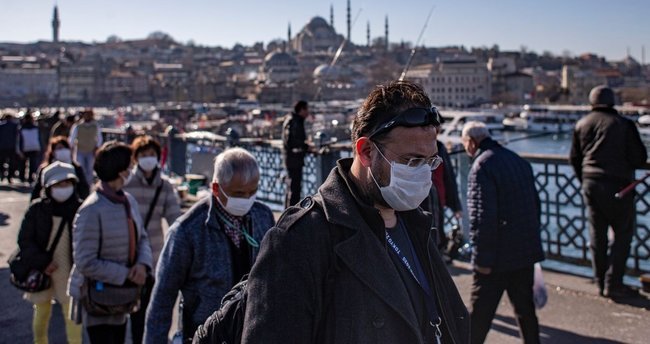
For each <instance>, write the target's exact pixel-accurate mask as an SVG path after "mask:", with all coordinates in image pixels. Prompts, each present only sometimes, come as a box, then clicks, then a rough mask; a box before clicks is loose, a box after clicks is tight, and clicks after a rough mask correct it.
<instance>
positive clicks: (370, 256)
mask: <svg viewBox="0 0 650 344" xmlns="http://www.w3.org/2000/svg"><path fill="white" fill-rule="evenodd" d="M351 165H352V159H341V160H339V161H338V163H337V167H336V168H334V169H333V170H332V172H331V173H330V175H329V177H328V178H327V180H326V181H325V183H324V184H323V185H322V186H321V188H320V189H319V195H320V197H321V198H322V204H323V211H324V213H325V217H326V219H327V221H328V222H329V223H332V224H334V225H337V226H341V227H344V228H345V229H347V230H349V231H350V232H352V234H351V235H350V236H349V237H348V239H346V240H344V241H342V242H341V243H339V244H338V245H336V246H335V248H334V252H335V253H336V255H337V256H338V257H339V258H340V260H341V261H342V262H343V263H344V264H345V265H346V266H347V267H348V268H349V269H350V270H351V271H352V273H353V274H354V275H355V276H356V277H357V278H358V279H360V280H361V281H362V282H363V283H364V284H365V285H366V286H367V287H368V288H369V289H370V290H372V291H373V292H374V293H375V294H377V295H378V296H379V297H380V298H381V299H382V300H383V301H384V302H385V303H386V304H388V305H389V306H390V307H391V308H392V309H393V310H394V311H395V312H397V313H398V314H399V315H400V316H401V317H402V318H403V319H404V320H405V321H406V323H407V324H409V326H410V327H411V329H412V330H413V331H414V332H415V333H418V336H419V333H420V329H419V324H418V320H417V318H416V315H415V311H414V309H413V307H412V304H411V300H410V298H409V295H408V291H407V290H406V287H405V286H404V283H403V282H402V280H401V277H400V275H399V272H398V271H397V268H396V267H395V264H393V262H392V261H391V259H390V257H389V256H388V254H389V253H388V249H387V246H386V239H385V232H384V230H385V227H384V222H383V220H382V219H381V216H380V215H379V211H378V210H377V209H376V208H374V207H372V206H370V205H369V203H368V202H366V201H365V200H364V197H363V196H361V193H360V192H359V190H358V187H357V186H356V184H355V183H354V182H353V181H352V180H351V179H350V177H349V172H350V167H351ZM399 216H400V217H401V218H402V219H403V220H404V222H405V224H406V226H407V229H408V230H409V232H412V233H414V232H418V229H419V228H421V227H422V226H417V225H415V224H421V223H423V222H420V221H428V222H426V223H427V224H429V223H431V218H430V217H428V216H426V215H424V214H422V212H421V211H420V210H418V209H416V210H412V211H407V212H400V213H399ZM416 228H417V229H416ZM416 235H417V236H416V237H414V244H415V241H420V235H421V233H416ZM416 238H417V239H416ZM422 242H426V236H425V239H424V240H423V241H422ZM419 257H420V259H425V258H424V257H422V256H419ZM422 263H423V264H424V263H425V262H424V261H423V262H422Z"/></svg>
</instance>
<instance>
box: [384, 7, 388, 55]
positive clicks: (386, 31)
mask: <svg viewBox="0 0 650 344" xmlns="http://www.w3.org/2000/svg"><path fill="white" fill-rule="evenodd" d="M384 28H385V34H386V36H385V37H384V45H385V46H386V51H388V15H386V23H385V27H384Z"/></svg>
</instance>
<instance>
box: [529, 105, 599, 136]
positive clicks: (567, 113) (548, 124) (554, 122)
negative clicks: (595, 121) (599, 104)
mask: <svg viewBox="0 0 650 344" xmlns="http://www.w3.org/2000/svg"><path fill="white" fill-rule="evenodd" d="M590 111H591V107H590V106H589V105H524V108H523V111H521V113H520V114H519V119H518V120H519V122H518V124H519V125H523V130H525V131H528V132H533V133H562V132H569V131H571V130H573V127H574V126H575V124H576V122H577V121H578V120H579V119H580V118H581V117H582V116H584V115H586V114H587V113H589V112H590Z"/></svg>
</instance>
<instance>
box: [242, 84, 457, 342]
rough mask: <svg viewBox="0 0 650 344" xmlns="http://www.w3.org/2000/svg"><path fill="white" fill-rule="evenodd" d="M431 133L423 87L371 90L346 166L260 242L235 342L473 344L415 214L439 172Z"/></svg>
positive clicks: (426, 221)
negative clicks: (238, 338) (434, 171)
mask: <svg viewBox="0 0 650 344" xmlns="http://www.w3.org/2000/svg"><path fill="white" fill-rule="evenodd" d="M436 124H437V120H436V115H435V114H434V113H433V111H432V109H431V102H430V100H429V98H428V97H427V95H426V93H425V92H424V90H423V89H422V88H421V87H420V86H418V85H416V84H414V83H411V82H408V81H404V82H391V83H389V84H386V85H381V86H377V87H376V88H374V89H373V90H372V91H371V93H370V95H369V96H368V98H367V99H366V100H365V102H364V104H363V105H362V106H361V108H360V109H359V111H358V114H357V116H356V118H355V119H354V123H353V130H352V142H353V143H354V153H355V154H354V158H349V159H342V160H339V161H338V164H337V166H336V168H334V169H333V170H332V172H331V173H330V175H329V177H328V178H327V180H326V181H325V183H324V184H323V185H322V186H321V187H320V189H319V191H318V194H317V195H315V196H313V197H311V196H310V197H307V198H305V199H303V200H302V201H301V202H300V204H299V206H293V207H290V208H289V209H287V210H286V211H285V212H284V214H283V215H282V216H281V218H280V220H279V222H278V224H277V226H276V227H274V228H272V229H271V230H270V231H269V232H268V233H267V235H266V236H265V238H264V241H263V242H262V247H261V249H260V255H259V257H258V260H257V262H256V263H255V265H254V266H253V269H252V270H251V274H250V277H249V279H248V301H247V303H246V314H245V321H244V329H243V338H242V343H271V344H272V343H415V344H424V343H427V344H430V343H436V342H437V340H439V341H440V342H442V343H467V342H468V341H469V338H468V336H469V318H468V315H467V309H466V308H465V305H464V304H463V302H462V300H461V298H460V296H459V294H458V291H457V289H456V287H455V286H454V283H453V281H452V279H451V277H450V275H449V272H448V271H447V269H446V267H445V264H444V263H443V261H442V259H441V258H440V255H439V254H438V250H437V249H436V246H435V243H434V241H433V235H435V233H434V232H433V229H432V228H431V226H430V225H431V220H432V218H431V215H430V214H429V213H424V212H423V211H422V210H420V209H419V208H418V205H419V204H420V203H421V202H422V201H423V200H424V199H425V198H426V197H427V195H428V193H429V190H430V189H431V170H432V169H434V168H435V167H437V166H438V165H439V164H440V158H439V157H438V155H437V148H436V145H435V140H436V130H435V125H436ZM405 137H408V140H404V139H403V138H405Z"/></svg>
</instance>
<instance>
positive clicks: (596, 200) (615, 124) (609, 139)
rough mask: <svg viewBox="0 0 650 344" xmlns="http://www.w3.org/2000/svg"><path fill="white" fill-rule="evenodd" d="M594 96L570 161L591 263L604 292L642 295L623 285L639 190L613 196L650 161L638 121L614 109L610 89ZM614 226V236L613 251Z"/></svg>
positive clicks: (598, 89)
mask: <svg viewBox="0 0 650 344" xmlns="http://www.w3.org/2000/svg"><path fill="white" fill-rule="evenodd" d="M589 101H590V103H591V104H592V108H593V111H592V112H591V113H589V114H588V115H587V116H585V117H583V118H581V119H580V120H579V121H578V123H576V127H575V130H574V133H573V142H572V145H571V153H570V159H569V160H570V162H571V165H572V166H573V170H574V171H575V174H576V177H577V178H578V180H579V181H580V183H581V184H582V194H583V196H584V200H585V204H586V206H587V210H588V213H587V214H588V215H587V216H588V217H587V219H588V220H589V237H590V238H589V242H590V245H589V248H590V251H591V259H592V266H593V269H594V274H595V277H596V282H597V283H598V288H599V291H600V294H601V295H603V296H605V295H606V296H608V297H612V298H617V297H629V296H637V295H638V294H639V292H638V291H637V290H635V289H632V288H630V287H628V286H626V285H624V284H623V275H625V267H626V265H625V262H626V261H627V258H628V257H629V255H630V245H631V243H632V236H633V235H634V220H635V216H636V214H635V209H634V195H635V193H634V192H630V193H628V194H627V195H626V196H624V197H623V198H622V199H616V198H615V196H614V195H615V194H616V193H617V192H619V191H620V190H621V189H623V188H625V187H626V186H627V185H629V184H630V183H631V182H632V181H633V180H634V170H635V169H636V168H640V167H642V166H643V165H644V164H645V163H646V159H647V157H648V153H647V151H646V148H645V146H644V145H643V142H642V141H641V137H640V136H639V131H638V130H637V128H636V126H635V125H634V122H632V121H631V120H629V119H627V118H624V117H623V116H621V115H619V114H618V112H617V111H616V110H615V109H614V103H615V97H614V91H612V89H611V88H608V87H604V86H598V87H595V88H594V89H593V90H592V91H591V93H590V94H589ZM610 226H611V227H612V230H613V231H614V240H613V242H612V244H611V253H610V254H608V252H607V251H608V250H609V247H610V243H609V239H608V238H607V230H608V228H609V227H610Z"/></svg>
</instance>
